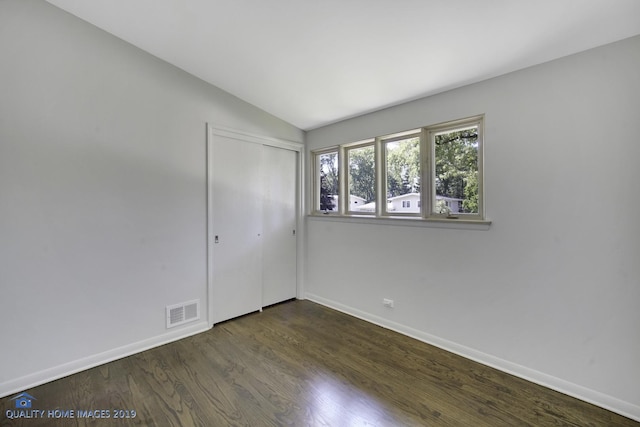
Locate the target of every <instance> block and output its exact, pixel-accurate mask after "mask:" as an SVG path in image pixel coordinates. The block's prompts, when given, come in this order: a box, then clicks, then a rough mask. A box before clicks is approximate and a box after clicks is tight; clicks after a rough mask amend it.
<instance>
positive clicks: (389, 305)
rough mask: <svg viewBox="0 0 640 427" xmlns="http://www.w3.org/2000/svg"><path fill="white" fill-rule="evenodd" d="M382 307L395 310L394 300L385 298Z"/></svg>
mask: <svg viewBox="0 0 640 427" xmlns="http://www.w3.org/2000/svg"><path fill="white" fill-rule="evenodd" d="M382 305H384V306H385V307H387V308H393V300H392V299H387V298H385V299H383V300H382Z"/></svg>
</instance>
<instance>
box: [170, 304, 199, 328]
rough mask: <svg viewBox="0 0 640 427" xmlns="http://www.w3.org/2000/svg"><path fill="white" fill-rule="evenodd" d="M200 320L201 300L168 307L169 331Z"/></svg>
mask: <svg viewBox="0 0 640 427" xmlns="http://www.w3.org/2000/svg"><path fill="white" fill-rule="evenodd" d="M198 319H200V300H193V301H188V302H183V303H181V304H174V305H168V306H167V329H168V328H173V327H174V326H179V325H183V324H185V323H189V322H193V321H194V320H198Z"/></svg>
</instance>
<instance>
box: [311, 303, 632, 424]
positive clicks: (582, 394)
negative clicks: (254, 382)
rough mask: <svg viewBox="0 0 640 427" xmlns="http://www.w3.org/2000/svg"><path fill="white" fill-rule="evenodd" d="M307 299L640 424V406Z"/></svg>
mask: <svg viewBox="0 0 640 427" xmlns="http://www.w3.org/2000/svg"><path fill="white" fill-rule="evenodd" d="M305 298H306V299H308V300H310V301H313V302H316V303H318V304H321V305H324V306H327V307H329V308H332V309H335V310H338V311H341V312H343V313H346V314H349V315H351V316H354V317H357V318H359V319H362V320H366V321H367V322H370V323H373V324H375V325H378V326H382V327H383V328H386V329H390V330H392V331H395V332H398V333H401V334H403V335H406V336H409V337H411V338H415V339H417V340H419V341H422V342H425V343H427V344H431V345H433V346H436V347H438V348H441V349H443V350H446V351H449V352H451V353H454V354H457V355H459V356H462V357H464V358H466V359H470V360H473V361H474V362H478V363H481V364H483V365H486V366H490V367H492V368H495V369H498V370H500V371H503V372H506V373H508V374H511V375H514V376H516V377H519V378H522V379H525V380H527V381H531V382H533V383H536V384H539V385H541V386H544V387H547V388H550V389H552V390H555V391H559V392H560V393H564V394H566V395H569V396H571V397H575V398H576V399H580V400H583V401H585V402H588V403H591V404H593V405H596V406H599V407H601V408H604V409H607V410H609V411H612V412H615V413H617V414H620V415H622V416H625V417H628V418H631V419H633V420H636V421H640V406H638V405H634V404H632V403H630V402H626V401H623V400H620V399H618V398H615V397H612V396H609V395H607V394H604V393H600V392H598V391H595V390H591V389H588V388H586V387H582V386H580V385H577V384H574V383H571V382H568V381H565V380H563V379H560V378H557V377H554V376H551V375H547V374H545V373H543V372H539V371H536V370H533V369H530V368H527V367H525V366H521V365H518V364H515V363H512V362H509V361H508V360H504V359H500V358H498V357H495V356H492V355H490V354H486V353H483V352H481V351H478V350H474V349H473V348H469V347H466V346H464V345H460V344H457V343H455V342H452V341H448V340H445V339H443V338H440V337H437V336H435V335H431V334H428V333H426V332H423V331H420V330H417V329H413V328H410V327H408V326H405V325H402V324H400V323H396V322H392V321H390V320H387V319H385V318H382V317H379V316H375V315H373V314H370V313H367V312H364V311H361V310H358V309H355V308H353V307H349V306H347V305H344V304H341V303H339V302H336V301H333V300H329V299H326V298H323V297H321V296H318V295H314V294H310V293H306V294H305Z"/></svg>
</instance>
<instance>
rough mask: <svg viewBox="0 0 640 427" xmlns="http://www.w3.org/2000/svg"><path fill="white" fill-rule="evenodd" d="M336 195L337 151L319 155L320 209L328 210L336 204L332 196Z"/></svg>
mask: <svg viewBox="0 0 640 427" xmlns="http://www.w3.org/2000/svg"><path fill="white" fill-rule="evenodd" d="M334 195H338V153H327V154H322V155H321V156H320V210H322V211H330V210H333V209H334V208H335V207H336V206H335V204H334V201H333V196H334Z"/></svg>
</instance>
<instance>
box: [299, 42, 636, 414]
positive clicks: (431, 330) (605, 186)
mask: <svg viewBox="0 0 640 427" xmlns="http://www.w3.org/2000/svg"><path fill="white" fill-rule="evenodd" d="M487 54H490V53H489V52H488V53H487ZM638 70H640V37H635V38H632V39H627V40H624V41H621V42H618V43H615V44H611V45H608V46H604V47H601V48H598V49H594V50H590V51H587V52H583V53H581V54H578V55H574V56H571V57H566V58H563V59H560V60H557V61H553V62H550V63H546V64H543V65H540V66H536V67H533V68H529V69H526V70H523V71H520V72H516V73H512V74H508V75H504V76H501V77H498V78H495V79H492V80H488V81H485V82H482V83H478V84H474V85H470V86H467V87H464V88H461V89H458V90H454V91H450V92H446V93H442V94H439V95H436V96H431V97H428V98H425V99H421V100H418V101H415V102H411V103H407V104H404V105H400V106H397V107H393V108H389V109H387V110H383V111H380V112H376V113H373V114H369V115H365V116H362V117H358V118H354V119H351V120H347V121H343V122H340V123H337V124H334V125H330V126H327V127H323V128H320V129H316V130H313V131H310V132H308V133H307V147H308V149H309V150H312V149H319V148H322V147H328V146H331V145H335V144H340V143H346V142H350V141H357V140H361V139H364V138H369V137H373V136H377V135H385V134H389V133H393V132H397V131H402V130H406V129H413V128H416V127H419V126H424V125H430V124H435V123H439V122H443V121H447V120H452V119H459V118H464V117H468V116H472V115H475V114H480V113H485V114H486V118H485V119H486V121H485V130H486V131H485V174H486V176H485V183H486V210H487V215H488V218H489V219H491V220H492V221H493V224H492V225H491V227H490V228H489V229H488V230H486V231H479V230H462V229H441V228H415V227H408V226H395V225H379V224H366V223H365V224H363V223H360V222H358V223H355V222H345V221H342V222H340V221H337V222H336V221H331V220H329V219H325V218H308V219H307V225H308V230H307V232H308V235H307V237H308V246H307V266H306V267H307V281H306V291H307V297H308V298H310V299H314V300H316V301H320V302H323V303H325V304H328V305H331V306H334V307H337V308H339V309H342V310H344V311H347V312H350V313H353V314H356V315H358V316H360V317H364V318H367V319H369V320H372V321H374V322H377V323H380V324H382V325H385V326H388V327H392V328H394V329H398V330H401V331H404V332H406V333H408V334H411V335H413V336H416V337H419V338H420V339H423V340H426V341H430V342H433V343H436V344H438V345H440V346H443V347H446V348H449V349H451V350H455V351H457V352H459V353H461V354H464V355H466V356H468V357H472V358H474V359H476V360H480V361H483V362H485V363H488V364H491V365H493V366H497V367H500V368H501V369H504V370H507V371H510V372H514V373H516V374H518V375H520V376H523V377H527V378H530V379H533V380H535V381H537V382H540V383H543V384H546V385H550V386H552V387H554V388H556V389H561V390H563V391H565V392H568V393H570V394H573V395H576V396H580V397H582V398H583V399H586V400H590V401H593V402H596V403H597V404H599V405H601V406H605V407H609V408H611V409H614V410H616V411H617V412H621V413H623V414H626V415H628V416H632V417H634V418H636V419H638V420H640V386H639V385H640V363H639V361H640V332H639V331H640V310H639V309H638V304H639V303H640V262H639V260H640V222H639V221H638V213H639V212H640V198H639V197H638V194H639V189H638V186H639V185H640V167H639V162H640V143H639V142H638V141H639V139H638V124H639V123H640V121H639V118H640V78H639V77H638V76H639V74H638ZM602 200H619V201H621V203H620V204H618V203H616V204H611V205H606V206H603V204H602ZM327 271H331V272H332V274H331V280H327V277H326V272H327ZM383 298H391V299H393V300H394V301H395V308H394V309H387V308H385V307H383V305H382V299H383Z"/></svg>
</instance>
